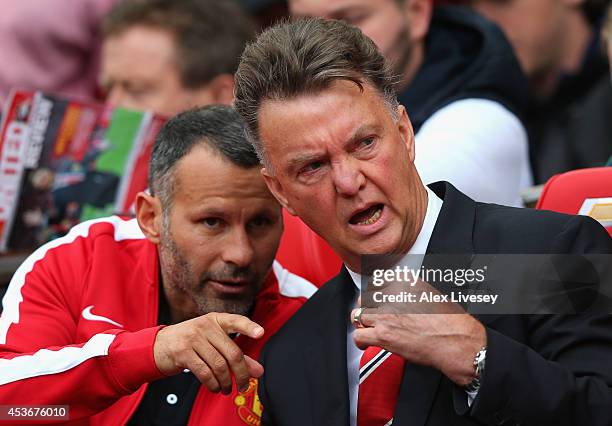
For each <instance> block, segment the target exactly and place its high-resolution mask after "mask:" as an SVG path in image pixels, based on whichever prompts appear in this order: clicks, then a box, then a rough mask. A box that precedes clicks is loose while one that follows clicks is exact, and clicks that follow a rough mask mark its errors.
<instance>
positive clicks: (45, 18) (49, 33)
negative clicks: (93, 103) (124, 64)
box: [0, 0, 117, 101]
mask: <svg viewBox="0 0 612 426" xmlns="http://www.w3.org/2000/svg"><path fill="white" fill-rule="evenodd" d="M116 2H117V0H79V1H71V0H45V1H44V2H41V1H39V0H3V2H2V12H1V13H0V52H2V54H1V55H0V101H1V100H3V99H4V98H5V97H6V96H7V95H8V92H9V91H10V89H11V88H21V89H40V90H44V91H49V92H56V93H60V94H62V95H66V96H74V97H78V98H80V99H84V100H90V99H93V98H94V96H95V92H96V85H97V75H98V72H99V54H100V39H99V26H100V21H101V20H102V18H103V16H104V15H105V14H106V13H108V10H109V9H110V8H111V7H112V6H113V4H114V3H116Z"/></svg>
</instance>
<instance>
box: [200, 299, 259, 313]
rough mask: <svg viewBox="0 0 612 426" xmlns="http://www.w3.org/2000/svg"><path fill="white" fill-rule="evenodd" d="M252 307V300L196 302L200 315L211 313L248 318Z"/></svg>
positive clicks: (208, 300)
mask: <svg viewBox="0 0 612 426" xmlns="http://www.w3.org/2000/svg"><path fill="white" fill-rule="evenodd" d="M252 306H253V300H249V301H244V300H227V299H212V300H211V299H206V300H202V301H198V308H199V311H200V315H206V314H209V313H211V312H219V313H226V314H236V315H243V316H248V314H249V313H250V312H251V307H252Z"/></svg>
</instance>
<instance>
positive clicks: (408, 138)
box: [397, 105, 416, 163]
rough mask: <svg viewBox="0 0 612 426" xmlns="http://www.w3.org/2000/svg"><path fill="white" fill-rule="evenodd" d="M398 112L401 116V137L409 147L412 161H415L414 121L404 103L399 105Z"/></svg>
mask: <svg viewBox="0 0 612 426" xmlns="http://www.w3.org/2000/svg"><path fill="white" fill-rule="evenodd" d="M397 114H398V117H399V119H398V120H397V129H398V131H399V133H400V137H401V138H402V140H403V141H404V144H406V148H407V149H408V156H409V157H410V162H412V163H414V158H415V155H416V154H415V150H414V130H413V128H412V123H411V122H410V119H409V118H408V113H407V112H406V108H404V106H403V105H399V106H398V107H397Z"/></svg>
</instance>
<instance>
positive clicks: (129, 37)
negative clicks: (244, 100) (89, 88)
mask: <svg viewBox="0 0 612 426" xmlns="http://www.w3.org/2000/svg"><path fill="white" fill-rule="evenodd" d="M102 30H103V39H104V42H103V49H102V73H101V76H100V80H101V84H102V87H103V90H104V92H105V93H106V96H107V100H108V102H109V103H110V104H112V105H115V106H121V107H125V108H133V109H141V110H143V109H150V110H153V111H155V112H157V113H159V114H162V115H166V116H171V115H174V114H176V113H178V112H180V111H183V110H185V109H188V108H191V107H194V106H200V105H208V104H230V103H231V102H232V99H233V90H234V81H233V74H234V72H235V71H236V67H237V66H238V61H239V59H240V54H241V53H242V50H243V49H244V46H245V44H246V43H247V41H249V40H250V39H251V38H252V36H253V31H254V30H253V25H252V23H251V21H250V19H249V18H248V16H247V15H246V13H245V12H244V11H243V10H242V9H241V7H240V6H239V5H238V4H236V3H235V2H234V1H231V0H125V1H123V2H121V3H118V4H117V5H116V7H114V8H113V9H112V10H111V12H110V13H109V14H108V15H107V16H106V17H105V19H104V22H103V27H102Z"/></svg>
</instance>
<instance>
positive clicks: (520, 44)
mask: <svg viewBox="0 0 612 426" xmlns="http://www.w3.org/2000/svg"><path fill="white" fill-rule="evenodd" d="M463 2H464V3H466V4H468V5H470V6H471V7H472V8H474V9H475V10H476V11H478V12H479V13H481V14H482V15H484V16H486V17H487V18H489V19H491V20H493V21H494V22H496V23H497V24H498V25H499V26H500V27H501V28H502V29H503V30H504V32H505V33H506V35H507V36H508V39H509V40H510V42H511V43H512V45H513V46H514V49H515V51H516V54H517V56H518V58H519V60H520V62H521V66H522V68H523V70H524V71H525V73H526V74H527V77H528V79H529V83H530V87H531V92H532V94H533V100H532V105H531V107H530V108H529V111H528V114H527V115H526V119H527V122H526V123H527V130H528V133H529V140H530V144H531V160H532V165H533V172H534V178H535V180H536V182H538V183H543V182H545V181H546V180H547V179H548V178H550V177H551V176H552V175H554V174H556V173H561V172H565V171H568V170H572V169H577V168H583V167H593V166H601V165H603V164H604V163H605V161H606V160H607V158H608V157H609V156H610V154H611V153H612V121H611V120H610V116H612V88H611V87H610V81H609V80H610V78H609V66H608V63H607V59H606V55H605V51H604V49H603V48H602V45H601V35H600V33H601V31H600V29H601V25H602V21H603V16H604V13H605V8H606V5H607V4H608V3H609V0H537V1H536V0H504V1H499V0H464V1H463Z"/></svg>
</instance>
